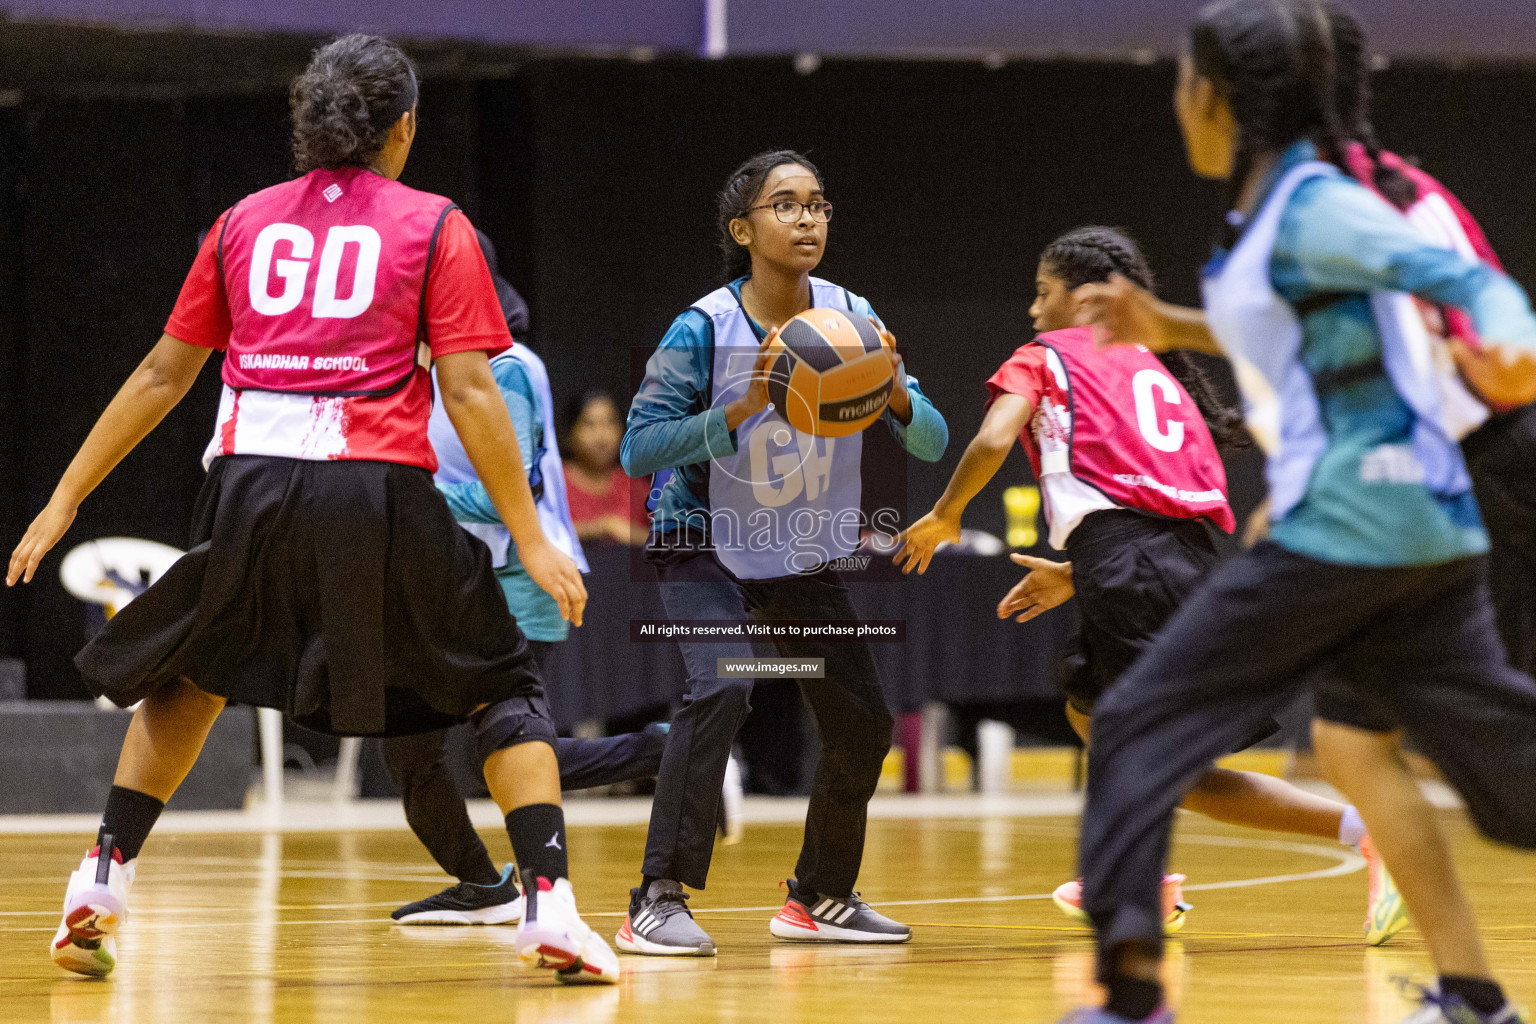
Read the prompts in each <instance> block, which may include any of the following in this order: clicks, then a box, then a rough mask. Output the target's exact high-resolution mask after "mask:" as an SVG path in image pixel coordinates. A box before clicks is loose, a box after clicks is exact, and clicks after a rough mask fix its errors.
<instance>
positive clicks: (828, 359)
mask: <svg viewBox="0 0 1536 1024" xmlns="http://www.w3.org/2000/svg"><path fill="white" fill-rule="evenodd" d="M766 354H767V356H768V359H767V370H768V400H769V401H770V402H771V403H773V407H774V408H775V409H776V410H777V411H778V413H779V415H780V416H782V417H784V419H785V420H786V421H787V422H788V423H789V425H790V426H792V427H794V428H795V429H796V430H799V431H803V432H805V433H807V434H813V435H816V436H818V437H848V436H850V435H852V434H857V433H859V432H860V431H862V430H865V429H867V428H868V427H869V426H871V425H872V424H873V423H874V422H875V420H877V419H879V418H880V414H881V413H883V412H885V407H886V405H888V404H889V403H890V400H891V389H892V387H893V386H894V384H895V374H894V368H893V361H892V358H891V354H890V349H889V348H888V347H887V343H886V341H885V340H884V339H883V338H882V337H881V334H880V332H879V331H878V330H876V328H875V326H874V324H872V323H870V322H869V321H868V320H866V319H864V318H863V317H859V316H851V315H849V314H848V313H845V312H843V311H842V310H838V309H808V310H806V311H805V312H804V313H801V314H800V315H799V316H797V317H795V318H794V319H792V320H790V321H789V322H788V323H786V324H785V325H784V326H783V327H782V328H781V329H780V330H779V332H778V334H777V335H776V336H775V337H773V338H772V339H771V340H770V343H769V345H768V347H767V352H766Z"/></svg>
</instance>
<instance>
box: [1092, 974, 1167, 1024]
mask: <svg viewBox="0 0 1536 1024" xmlns="http://www.w3.org/2000/svg"><path fill="white" fill-rule="evenodd" d="M1104 987H1105V988H1107V989H1109V1000H1108V1001H1107V1002H1105V1004H1104V1009H1106V1010H1108V1011H1109V1012H1110V1013H1113V1014H1115V1015H1116V1016H1118V1017H1124V1018H1125V1019H1126V1020H1142V1019H1144V1018H1147V1017H1150V1016H1152V1014H1153V1013H1155V1012H1156V1011H1157V1008H1158V1007H1159V1006H1161V1005H1163V986H1162V985H1160V984H1158V983H1157V982H1155V981H1142V980H1141V979H1140V978H1127V977H1125V976H1124V975H1119V974H1117V975H1115V976H1114V977H1112V978H1110V979H1109V980H1108V981H1106V982H1105V983H1104Z"/></svg>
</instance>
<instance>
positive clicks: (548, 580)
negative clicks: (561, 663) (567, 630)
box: [517, 540, 587, 626]
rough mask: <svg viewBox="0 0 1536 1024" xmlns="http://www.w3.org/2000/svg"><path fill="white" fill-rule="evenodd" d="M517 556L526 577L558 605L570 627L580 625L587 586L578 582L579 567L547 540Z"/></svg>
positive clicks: (518, 553)
mask: <svg viewBox="0 0 1536 1024" xmlns="http://www.w3.org/2000/svg"><path fill="white" fill-rule="evenodd" d="M517 557H518V559H519V560H520V561H521V562H522V563H523V568H524V569H527V570H528V577H529V578H530V579H532V580H533V582H535V583H537V584H538V585H539V586H540V587H542V588H543V589H544V592H545V593H547V594H548V595H549V596H550V597H552V598H554V599H555V604H557V605H559V606H560V617H561V618H562V619H564V620H566V621H567V622H569V623H570V624H571V625H573V626H579V625H581V613H582V612H583V611H584V610H585V609H586V607H587V587H586V584H584V583H582V582H581V570H580V569H578V568H576V563H575V562H574V561H573V560H572V559H571V556H569V555H567V554H566V553H565V552H564V551H561V550H560V549H559V548H557V547H555V546H554V545H553V544H551V543H550V542H549V541H547V540H546V541H544V542H543V543H541V544H538V545H535V546H534V547H532V548H530V549H528V550H526V551H525V550H523V549H522V548H518V550H517Z"/></svg>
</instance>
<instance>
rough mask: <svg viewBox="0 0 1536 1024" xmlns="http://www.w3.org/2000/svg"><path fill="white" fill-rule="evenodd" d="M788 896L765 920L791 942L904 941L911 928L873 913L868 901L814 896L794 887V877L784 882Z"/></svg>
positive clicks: (776, 932)
mask: <svg viewBox="0 0 1536 1024" xmlns="http://www.w3.org/2000/svg"><path fill="white" fill-rule="evenodd" d="M784 885H785V887H786V888H788V889H789V898H788V899H787V900H785V901H784V909H783V910H780V911H779V912H778V913H777V914H775V915H774V916H773V920H772V921H769V922H768V930H769V931H770V932H772V933H773V934H774V935H775V936H777V937H778V938H781V939H789V940H791V941H795V942H907V941H908V940H910V939H911V938H912V929H911V928H909V927H907V926H906V925H904V924H900V923H898V922H896V921H892V920H891V919H890V918H888V917H886V916H885V915H883V914H877V913H876V912H875V911H874V910H872V909H871V908H870V906H869V904H868V903H865V902H864V901H863V900H861V899H859V894H858V893H854V894H853V895H852V896H838V897H834V896H814V895H811V894H810V893H801V892H800V891H799V890H798V889H797V888H795V881H794V879H789V880H787V881H786V882H785V883H784Z"/></svg>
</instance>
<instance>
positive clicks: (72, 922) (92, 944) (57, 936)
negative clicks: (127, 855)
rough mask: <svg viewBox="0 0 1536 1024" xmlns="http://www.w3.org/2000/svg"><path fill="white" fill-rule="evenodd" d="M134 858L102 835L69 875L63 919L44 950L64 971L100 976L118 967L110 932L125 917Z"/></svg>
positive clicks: (115, 948) (113, 933)
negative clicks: (99, 840) (77, 867)
mask: <svg viewBox="0 0 1536 1024" xmlns="http://www.w3.org/2000/svg"><path fill="white" fill-rule="evenodd" d="M133 876H134V862H133V861H129V862H127V863H124V862H123V855H122V853H120V852H119V851H118V850H117V849H116V848H115V847H114V846H113V844H112V837H111V836H102V842H101V845H100V846H96V847H92V849H91V852H89V853H87V854H86V855H85V859H84V860H82V861H81V862H80V867H79V869H77V870H76V871H75V872H74V873H73V874H71V875H70V876H69V887H68V888H67V889H66V890H65V891H64V920H63V921H61V922H60V923H59V930H58V931H57V932H56V933H54V936H53V945H52V946H50V947H49V955H50V956H52V957H53V962H54V963H56V964H58V965H59V966H60V967H62V968H64V969H65V970H66V971H74V972H75V973H76V974H89V975H91V976H93V977H97V978H102V977H106V976H107V975H108V974H111V973H112V968H114V967H116V966H117V941H116V939H114V938H113V936H114V935H115V934H116V933H117V929H118V928H119V927H120V926H121V925H122V923H123V922H124V921H126V920H128V890H129V889H131V888H132V887H133Z"/></svg>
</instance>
